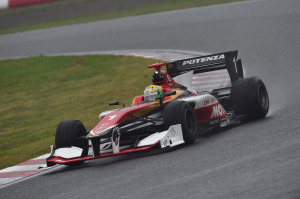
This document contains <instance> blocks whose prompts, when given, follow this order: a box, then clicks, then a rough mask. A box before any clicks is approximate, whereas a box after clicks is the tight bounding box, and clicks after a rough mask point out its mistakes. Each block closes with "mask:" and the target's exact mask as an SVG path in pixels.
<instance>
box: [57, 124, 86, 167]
mask: <svg viewBox="0 0 300 199" xmlns="http://www.w3.org/2000/svg"><path fill="white" fill-rule="evenodd" d="M86 135H87V132H86V129H85V127H84V125H83V124H82V122H81V121H79V120H66V121H62V122H61V123H59V125H58V126H57V129H56V134H55V148H56V149H59V148H64V147H71V146H76V147H79V148H82V149H86V148H87V147H88V140H86V139H84V138H85V136H86ZM81 163H83V161H82V162H74V163H71V164H68V165H77V164H81Z"/></svg>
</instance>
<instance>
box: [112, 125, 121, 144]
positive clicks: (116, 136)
mask: <svg viewBox="0 0 300 199" xmlns="http://www.w3.org/2000/svg"><path fill="white" fill-rule="evenodd" d="M120 135H121V134H120V129H119V127H117V126H116V127H115V128H114V130H113V132H112V138H113V141H114V143H115V146H118V144H119V139H120Z"/></svg>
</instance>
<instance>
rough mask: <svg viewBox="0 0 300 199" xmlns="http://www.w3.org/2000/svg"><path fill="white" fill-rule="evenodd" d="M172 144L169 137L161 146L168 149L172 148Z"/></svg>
mask: <svg viewBox="0 0 300 199" xmlns="http://www.w3.org/2000/svg"><path fill="white" fill-rule="evenodd" d="M171 144H172V143H171V140H170V139H169V137H167V138H166V140H164V141H163V142H162V144H161V145H162V146H164V147H167V146H170V145H171Z"/></svg>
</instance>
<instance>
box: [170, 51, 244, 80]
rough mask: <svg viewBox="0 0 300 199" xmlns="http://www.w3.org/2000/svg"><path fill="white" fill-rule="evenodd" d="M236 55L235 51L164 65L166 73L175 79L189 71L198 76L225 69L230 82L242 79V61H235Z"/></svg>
mask: <svg viewBox="0 0 300 199" xmlns="http://www.w3.org/2000/svg"><path fill="white" fill-rule="evenodd" d="M237 54H238V51H237V50H236V51H229V52H223V53H218V54H212V55H206V56H201V57H194V58H190V59H183V60H178V61H174V62H170V63H167V64H166V67H167V72H168V74H169V75H170V76H171V77H176V76H178V75H181V74H183V73H186V72H189V71H193V74H198V73H206V72H211V71H216V70H222V69H227V71H228V73H229V76H230V79H231V81H235V80H237V79H239V78H243V77H244V74H243V68H242V61H241V60H240V59H239V60H237Z"/></svg>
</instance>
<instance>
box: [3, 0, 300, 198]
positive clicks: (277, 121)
mask: <svg viewBox="0 0 300 199" xmlns="http://www.w3.org/2000/svg"><path fill="white" fill-rule="evenodd" d="M299 8H300V1H299V0H262V1H251V2H246V3H233V4H228V5H220V6H211V7H205V8H194V9H187V10H180V11H173V12H166V13H159V14H153V15H144V16H137V17H129V18H123V19H116V20H109V21H103V22H95V23H88V24H82V25H75V26H68V27H62V28H54V29H48V30H41V31H33V32H26V33H20V34H12V35H6V36H0V57H1V58H9V57H19V56H35V55H40V54H45V55H48V54H59V53H74V52H92V51H104V50H105V51H106V50H120V49H121V50H126V49H179V50H192V51H201V52H202V51H205V52H213V53H214V52H221V51H227V50H235V49H238V50H239V52H240V53H239V57H240V58H242V61H243V64H244V68H245V71H246V76H254V75H255V76H259V77H261V78H262V79H263V80H264V82H265V84H266V87H267V89H268V91H269V96H270V100H271V101H270V103H271V107H270V112H269V114H268V116H267V118H265V119H263V120H260V121H252V122H247V123H244V124H240V125H237V126H235V127H233V128H230V129H226V130H223V131H220V132H215V133H212V134H210V135H206V136H199V139H198V140H197V142H196V143H195V144H194V145H191V146H185V147H181V148H179V149H178V150H174V151H171V152H168V153H158V152H156V151H155V152H151V153H149V152H146V153H141V154H132V155H125V156H120V157H113V158H107V159H100V160H95V161H91V162H87V163H85V164H84V165H82V166H78V167H72V168H68V167H65V166H61V167H57V168H55V169H52V170H49V171H46V172H44V173H42V174H40V175H37V176H34V177H32V178H29V179H26V180H22V181H20V182H18V183H14V184H11V185H9V186H4V187H3V188H1V189H0V198H6V199H9V198H172V199H174V198H300V130H299V127H300V125H299V113H300V108H299V106H298V104H299V101H300V95H299V90H300V81H299V76H300V69H299V67H300V64H299V61H298V60H299V54H300V48H299V46H300V40H299V35H300V9H299Z"/></svg>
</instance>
